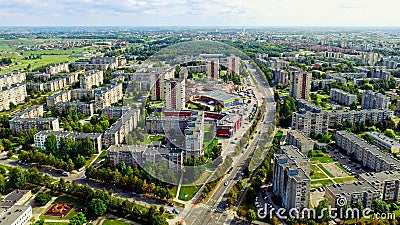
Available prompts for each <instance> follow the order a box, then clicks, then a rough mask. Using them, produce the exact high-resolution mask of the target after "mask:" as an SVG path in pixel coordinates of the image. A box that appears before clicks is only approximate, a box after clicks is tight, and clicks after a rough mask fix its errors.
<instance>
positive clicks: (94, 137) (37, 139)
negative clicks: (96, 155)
mask: <svg viewBox="0 0 400 225" xmlns="http://www.w3.org/2000/svg"><path fill="white" fill-rule="evenodd" d="M50 135H54V136H56V138H57V146H58V147H59V144H60V140H61V138H72V139H73V140H74V141H84V140H85V139H86V138H87V137H88V138H89V139H90V140H91V141H92V143H93V147H94V149H95V151H96V152H100V151H101V149H102V134H101V133H74V132H72V131H51V130H44V131H40V132H38V133H36V134H35V135H34V143H35V146H36V147H39V148H41V149H43V150H46V146H45V142H46V138H47V137H48V136H50Z"/></svg>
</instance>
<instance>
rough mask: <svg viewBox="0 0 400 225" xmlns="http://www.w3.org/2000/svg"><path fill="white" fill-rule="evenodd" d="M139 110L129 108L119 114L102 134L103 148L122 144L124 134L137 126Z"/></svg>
mask: <svg viewBox="0 0 400 225" xmlns="http://www.w3.org/2000/svg"><path fill="white" fill-rule="evenodd" d="M139 115H140V113H139V110H136V109H131V110H129V111H127V112H126V113H125V114H123V115H122V116H121V118H119V119H118V120H117V121H116V122H115V123H114V124H112V125H111V127H110V128H108V129H107V130H106V131H105V132H104V134H103V146H104V147H105V148H108V147H110V146H111V145H119V144H122V143H123V142H124V140H125V136H126V135H128V134H129V132H131V131H132V130H133V129H134V128H136V126H137V121H138V118H139Z"/></svg>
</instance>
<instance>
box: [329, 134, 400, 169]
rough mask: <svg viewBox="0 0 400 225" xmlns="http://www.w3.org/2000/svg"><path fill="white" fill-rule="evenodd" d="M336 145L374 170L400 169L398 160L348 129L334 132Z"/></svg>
mask: <svg viewBox="0 0 400 225" xmlns="http://www.w3.org/2000/svg"><path fill="white" fill-rule="evenodd" d="M336 145H337V146H338V147H339V148H341V149H343V150H345V151H346V153H347V155H349V156H352V157H354V159H356V160H357V161H359V162H361V164H362V165H363V166H365V167H367V168H368V169H370V170H372V171H374V172H382V171H399V170H400V161H399V160H397V159H395V158H394V157H393V156H392V155H390V154H388V153H385V152H382V151H381V150H380V149H379V148H378V147H376V146H374V145H371V144H369V143H368V142H367V141H365V140H364V139H361V138H358V137H357V136H356V135H355V134H353V133H350V132H348V131H337V132H336Z"/></svg>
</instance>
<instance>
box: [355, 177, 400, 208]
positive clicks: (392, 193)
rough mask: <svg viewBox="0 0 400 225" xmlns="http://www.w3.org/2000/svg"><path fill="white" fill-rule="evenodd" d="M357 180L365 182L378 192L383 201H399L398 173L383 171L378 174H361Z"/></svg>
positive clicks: (399, 182) (399, 184)
mask: <svg viewBox="0 0 400 225" xmlns="http://www.w3.org/2000/svg"><path fill="white" fill-rule="evenodd" d="M359 179H360V180H361V181H366V182H368V183H370V184H371V185H372V186H374V187H375V188H376V189H378V190H379V192H380V193H381V196H382V199H381V200H383V201H390V202H393V201H399V200H400V172H399V171H384V172H380V173H362V174H360V177H359Z"/></svg>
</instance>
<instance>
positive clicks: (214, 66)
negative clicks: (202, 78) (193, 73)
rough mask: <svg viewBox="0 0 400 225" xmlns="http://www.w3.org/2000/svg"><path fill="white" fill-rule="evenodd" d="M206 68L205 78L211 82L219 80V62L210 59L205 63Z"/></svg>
mask: <svg viewBox="0 0 400 225" xmlns="http://www.w3.org/2000/svg"><path fill="white" fill-rule="evenodd" d="M206 66H207V78H208V79H211V80H218V79H219V60H218V59H211V60H209V61H207V62H206Z"/></svg>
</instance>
